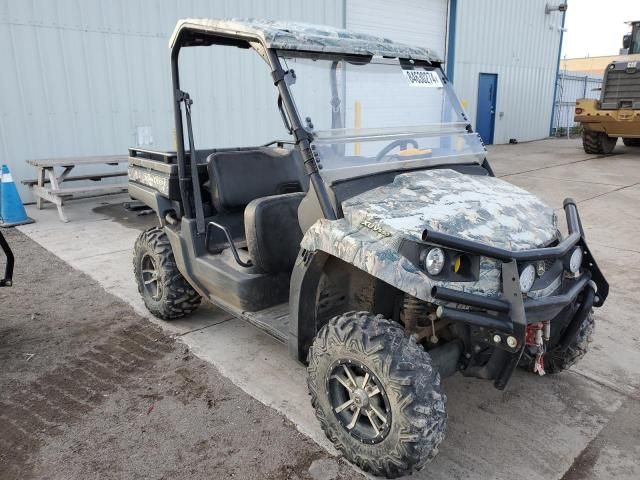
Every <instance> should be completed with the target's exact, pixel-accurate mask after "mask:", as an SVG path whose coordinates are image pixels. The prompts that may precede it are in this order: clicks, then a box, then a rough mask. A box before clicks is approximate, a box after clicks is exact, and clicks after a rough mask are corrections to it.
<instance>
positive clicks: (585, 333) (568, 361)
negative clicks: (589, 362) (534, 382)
mask: <svg viewBox="0 0 640 480" xmlns="http://www.w3.org/2000/svg"><path fill="white" fill-rule="evenodd" d="M595 328H596V325H595V320H594V319H593V314H592V313H589V315H588V316H587V318H585V320H584V322H582V325H580V330H578V334H577V335H576V338H574V339H573V342H571V344H569V346H568V347H567V349H566V350H565V351H564V352H554V351H553V350H552V351H550V352H549V353H547V354H545V356H544V370H545V372H547V373H551V374H554V373H560V372H563V371H565V370H566V369H568V368H569V367H571V366H572V365H575V364H576V363H578V361H579V360H580V359H582V357H584V356H585V355H586V354H587V352H588V351H589V344H590V343H591V342H592V341H593V334H594V333H595Z"/></svg>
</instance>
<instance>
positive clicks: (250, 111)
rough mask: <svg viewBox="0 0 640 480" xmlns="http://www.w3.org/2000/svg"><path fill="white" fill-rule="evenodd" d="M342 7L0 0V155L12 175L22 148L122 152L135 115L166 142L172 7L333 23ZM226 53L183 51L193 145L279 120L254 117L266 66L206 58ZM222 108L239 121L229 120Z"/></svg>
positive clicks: (224, 1)
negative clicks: (237, 80)
mask: <svg viewBox="0 0 640 480" xmlns="http://www.w3.org/2000/svg"><path fill="white" fill-rule="evenodd" d="M343 9H344V5H343V0H324V1H321V2H300V1H297V0H279V1H278V2H260V1H256V0H192V1H185V2H182V1H181V2H178V1H175V0H109V1H104V0H103V1H100V0H56V1H38V0H0V42H2V48H1V49H0V62H1V64H2V65H3V74H2V75H0V89H1V92H2V93H1V94H0V155H1V156H2V158H1V159H0V162H1V163H7V164H8V165H9V166H10V168H11V170H12V172H13V176H14V178H16V179H17V180H20V179H25V178H32V177H34V173H35V172H34V171H33V169H32V168H31V167H28V166H27V165H26V164H25V160H27V159H34V158H49V157H69V156H83V155H99V154H116V153H125V152H126V149H127V148H128V147H130V146H133V145H135V143H136V142H135V141H136V128H137V127H141V126H150V127H151V128H152V133H153V138H154V143H153V145H149V147H150V148H160V149H162V148H166V149H170V148H172V145H173V141H172V138H173V137H172V129H173V111H172V102H171V87H170V68H169V49H168V40H169V35H170V34H171V32H172V30H173V27H174V26H175V24H176V21H177V20H178V19H179V18H184V17H206V18H216V17H217V18H220V17H262V18H272V19H282V20H298V21H306V22H311V23H320V24H328V25H335V26H343V24H344V19H343ZM202 50H205V49H202ZM229 50H230V49H229ZM234 53H237V51H236V50H234V51H228V52H220V53H219V52H216V53H215V54H214V56H211V55H208V56H205V55H206V54H205V52H198V53H197V54H195V55H196V57H198V58H196V61H194V62H192V63H193V64H191V65H187V63H185V72H184V76H183V84H184V85H189V86H190V88H192V91H194V92H198V94H196V96H195V100H196V105H194V115H195V118H194V123H195V125H197V126H196V128H195V130H196V141H197V142H198V146H199V147H202V148H204V147H209V146H216V142H221V143H224V144H225V145H234V144H238V145H240V144H247V143H250V142H251V141H252V140H258V139H262V138H265V136H268V135H269V133H271V132H276V131H278V132H282V131H283V129H282V128H281V122H280V120H279V117H277V118H278V122H280V123H278V124H275V123H274V122H270V121H269V120H264V118H267V119H272V118H273V116H272V114H273V112H274V111H275V97H273V95H267V96H265V95H263V94H264V93H265V90H264V88H265V87H264V82H267V83H268V81H269V72H268V70H267V68H266V66H265V65H264V64H262V65H261V66H260V67H261V68H262V70H261V71H259V70H258V68H257V67H256V65H257V64H258V63H259V62H260V61H257V62H258V63H256V59H258V56H257V55H255V54H254V55H253V57H255V58H253V57H252V58H250V59H249V58H247V59H243V60H239V61H238V62H239V63H237V64H236V66H237V68H238V70H241V69H242V68H243V67H245V68H248V69H249V70H248V71H249V72H250V73H249V74H248V75H247V77H246V78H247V79H248V80H251V79H252V78H255V79H256V84H259V85H260V86H259V87H258V86H256V87H255V88H249V89H247V88H246V85H243V87H245V88H240V87H239V86H238V85H236V84H233V83H231V82H232V80H233V78H232V76H230V75H228V72H227V71H225V70H224V69H222V68H221V67H220V65H221V64H220V63H218V61H221V60H228V61H231V60H232V59H233V56H232V55H233V54H234ZM240 56H241V57H244V56H242V55H240ZM226 65H227V68H229V63H227V64H226ZM271 88H273V87H272V86H271ZM273 93H274V94H275V91H273ZM231 100H233V102H232V101H231ZM262 114H265V115H267V117H261V115H262ZM261 118H262V120H261ZM233 120H235V121H236V125H238V122H239V123H240V125H242V126H244V127H246V129H238V128H235V129H234V128H232V127H231V125H232V123H233ZM243 122H245V123H243ZM276 129H277V130H276ZM261 132H262V133H263V135H258V134H259V133H261ZM280 136H283V135H280ZM98 168H100V167H98ZM101 169H103V170H104V168H101ZM94 170H95V169H94ZM83 171H89V169H85V170H83ZM21 193H22V195H23V199H24V200H25V201H27V200H31V198H29V197H28V196H27V193H26V192H25V190H24V189H22V190H21Z"/></svg>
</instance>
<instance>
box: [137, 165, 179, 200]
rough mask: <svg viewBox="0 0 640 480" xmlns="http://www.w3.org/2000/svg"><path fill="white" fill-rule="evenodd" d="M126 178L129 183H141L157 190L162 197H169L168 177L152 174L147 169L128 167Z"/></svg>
mask: <svg viewBox="0 0 640 480" xmlns="http://www.w3.org/2000/svg"><path fill="white" fill-rule="evenodd" d="M128 176H129V181H130V182H135V183H141V184H142V185H146V186H148V187H151V188H153V189H154V190H157V191H158V192H160V193H162V194H163V195H166V196H169V177H168V176H167V175H161V174H158V173H155V172H152V171H151V170H148V169H142V168H140V167H135V166H131V165H130V166H129V169H128Z"/></svg>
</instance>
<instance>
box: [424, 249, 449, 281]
mask: <svg viewBox="0 0 640 480" xmlns="http://www.w3.org/2000/svg"><path fill="white" fill-rule="evenodd" d="M443 267H444V252H443V251H442V249H441V248H438V247H435V248H432V249H431V250H429V252H428V253H427V256H426V257H425V259H424V268H425V270H426V271H427V272H429V275H438V274H439V273H440V272H441V271H442V268H443Z"/></svg>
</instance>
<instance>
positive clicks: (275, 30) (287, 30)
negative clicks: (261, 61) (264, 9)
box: [169, 18, 441, 62]
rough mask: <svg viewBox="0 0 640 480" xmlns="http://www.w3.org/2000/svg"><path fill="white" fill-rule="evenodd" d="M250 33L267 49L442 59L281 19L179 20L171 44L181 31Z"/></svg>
mask: <svg viewBox="0 0 640 480" xmlns="http://www.w3.org/2000/svg"><path fill="white" fill-rule="evenodd" d="M184 29H189V30H195V31H201V32H210V33H213V34H215V33H224V34H227V35H229V34H231V35H238V34H240V35H248V36H251V37H254V38H257V39H258V40H259V41H260V42H261V43H262V44H263V45H265V46H266V47H267V48H274V49H282V50H304V51H309V52H320V53H337V54H354V55H376V56H383V55H384V56H388V57H399V58H409V59H414V60H427V61H437V62H440V61H441V60H440V59H439V58H438V56H437V55H435V54H434V52H432V51H431V50H429V49H427V48H422V47H414V46H409V45H404V44H402V43H397V42H393V41H391V40H389V39H387V38H383V37H377V36H374V35H367V34H363V33H356V32H351V31H348V30H344V29H341V28H336V27H329V26H326V25H312V24H308V23H299V22H281V21H273V20H262V19H221V20H208V19H203V18H188V19H184V20H179V21H178V24H177V25H176V28H175V30H174V31H173V34H172V35H171V40H170V42H169V45H170V46H171V47H173V45H174V43H175V41H176V38H177V37H178V34H179V33H180V31H181V30H184Z"/></svg>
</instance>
